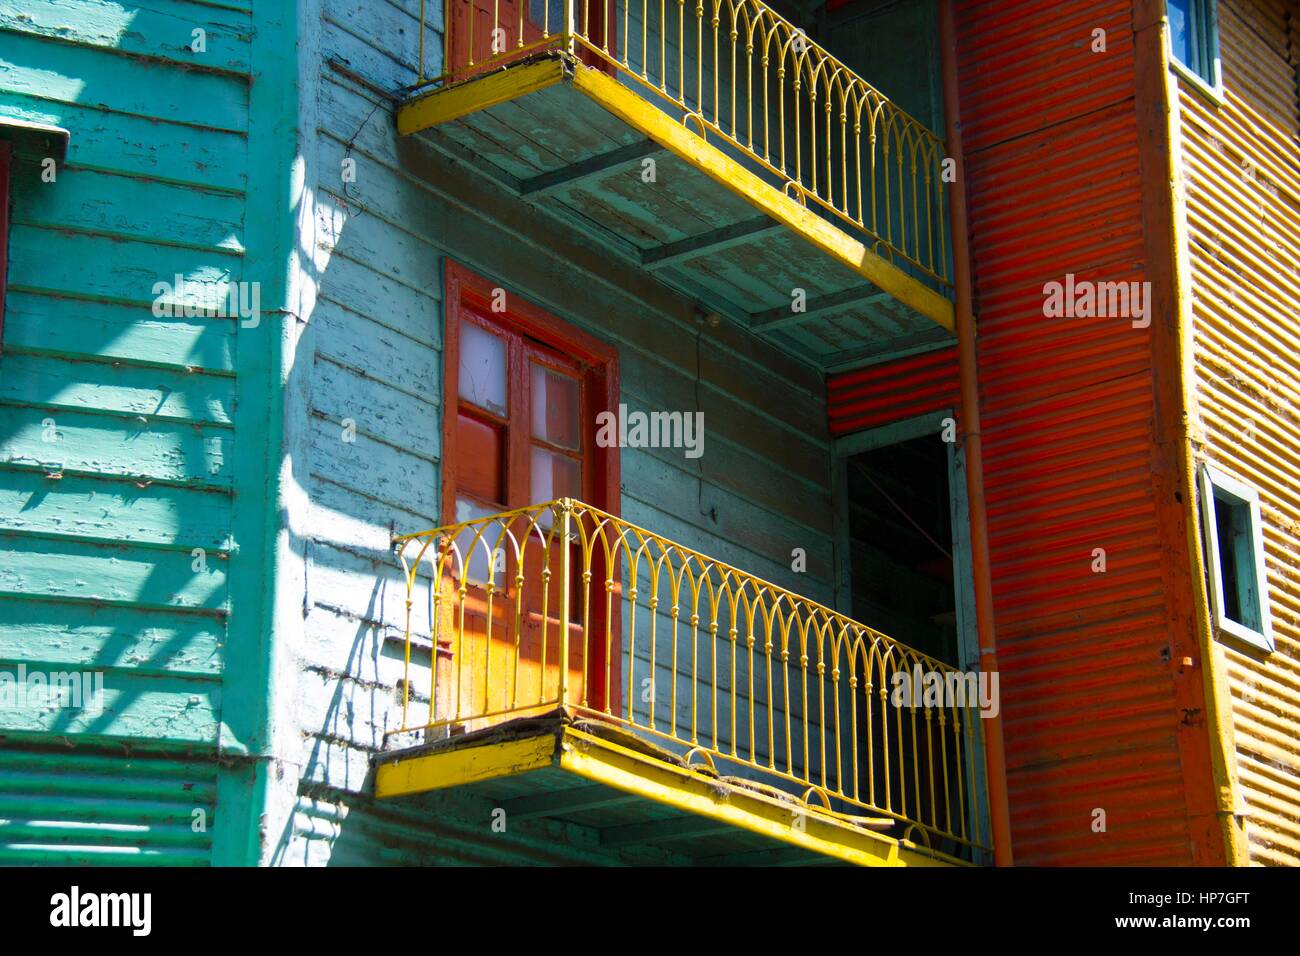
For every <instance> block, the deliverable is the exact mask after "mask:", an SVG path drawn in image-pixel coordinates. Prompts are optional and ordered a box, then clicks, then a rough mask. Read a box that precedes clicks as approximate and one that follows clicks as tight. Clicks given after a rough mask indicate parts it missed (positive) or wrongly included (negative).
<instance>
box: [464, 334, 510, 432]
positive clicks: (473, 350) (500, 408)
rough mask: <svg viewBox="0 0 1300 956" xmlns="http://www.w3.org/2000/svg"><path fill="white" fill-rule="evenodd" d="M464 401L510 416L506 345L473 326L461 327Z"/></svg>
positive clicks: (499, 339) (497, 338) (501, 340)
mask: <svg viewBox="0 0 1300 956" xmlns="http://www.w3.org/2000/svg"><path fill="white" fill-rule="evenodd" d="M459 388H460V397H461V398H463V399H465V401H467V402H473V403H474V404H475V405H477V406H478V407H479V408H486V409H487V410H488V411H490V412H494V413H496V414H497V415H505V413H506V343H505V341H504V340H503V339H501V338H499V337H497V336H495V335H493V334H492V333H491V332H489V331H488V330H487V329H485V328H483V327H482V326H479V325H476V324H474V323H473V322H462V323H461V324H460V386H459Z"/></svg>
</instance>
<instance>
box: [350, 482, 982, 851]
mask: <svg viewBox="0 0 1300 956" xmlns="http://www.w3.org/2000/svg"><path fill="white" fill-rule="evenodd" d="M395 548H396V550H397V552H398V554H399V555H400V557H401V560H402V564H403V566H404V568H405V570H406V585H407V588H406V609H407V612H406V613H407V625H406V643H405V665H404V666H405V673H404V676H403V679H402V683H401V692H402V726H401V728H400V729H399V730H397V731H395V732H393V733H392V734H390V735H389V739H388V741H387V744H388V749H387V752H386V753H384V754H381V755H380V756H379V757H378V758H377V771H376V777H375V788H376V793H377V795H378V796H379V797H380V798H383V799H400V798H416V797H417V795H418V794H421V793H425V792H427V791H431V790H438V789H445V788H453V787H454V788H463V789H464V790H466V791H469V792H470V793H472V794H475V795H477V796H479V797H482V798H484V799H487V800H489V801H490V803H491V806H493V807H498V808H501V809H503V810H504V811H505V813H506V819H507V820H520V819H528V818H530V817H545V818H550V819H555V820H560V821H565V822H568V823H571V824H575V825H578V826H582V827H585V828H588V829H590V830H593V831H596V833H597V834H598V839H599V842H600V844H601V846H602V847H614V848H617V847H630V846H635V847H637V848H638V849H645V848H653V849H654V850H655V851H663V852H666V853H669V854H672V855H673V856H674V857H675V858H676V859H683V858H684V859H687V860H691V861H694V862H697V863H710V864H714V863H760V864H791V863H806V862H841V863H857V864H864V865H893V866H899V865H903V866H908V865H911V866H916V865H944V864H957V863H962V862H979V861H982V859H983V851H984V849H985V848H986V847H987V846H988V839H987V825H986V822H985V821H986V807H987V802H986V796H985V789H984V776H983V750H982V743H981V736H980V726H979V725H980V720H979V714H978V706H979V704H978V701H977V699H976V695H975V694H973V693H969V694H966V695H965V696H964V697H963V695H962V694H961V693H960V692H958V693H957V694H956V695H952V694H951V691H952V689H953V688H954V687H956V686H958V685H959V684H961V682H962V681H964V680H966V679H968V678H969V676H970V675H962V674H961V673H959V672H958V671H956V669H955V668H953V667H951V666H949V665H946V664H944V663H942V662H940V661H938V660H936V659H934V658H932V657H928V656H927V655H925V654H922V653H920V652H918V651H915V650H913V649H911V648H908V647H906V646H904V645H903V644H901V643H899V642H897V641H895V640H892V639H891V638H889V637H887V636H886V635H884V634H882V633H880V632H879V631H876V630H874V629H872V628H870V627H867V626H866V625H863V624H860V623H858V622H856V621H853V620H851V619H850V618H847V617H845V616H844V615H842V614H838V613H836V612H835V611H832V610H830V609H829V608H826V607H824V606H822V605H820V604H817V603H816V602H813V601H810V600H808V599H806V598H803V597H800V596H798V595H796V594H793V593H791V592H789V591H786V590H784V589H782V588H780V587H777V586H776V585H773V584H771V583H768V582H766V581H763V580H761V579H759V578H756V577H754V576H753V575H750V574H747V573H746V572H744V571H742V570H740V569H738V568H735V567H731V566H729V565H727V564H724V563H722V562H720V561H716V560H714V559H712V558H710V557H708V556H706V555H704V554H701V553H699V552H698V551H694V550H692V549H690V548H688V547H685V546H683V545H680V544H677V543H675V542H673V541H670V540H668V539H667V538H664V537H663V536H661V535H658V534H656V533H654V532H652V531H649V530H647V529H645V528H641V527H638V526H637V525H634V524H631V523H630V522H627V521H624V520H622V519H620V518H616V517H614V516H613V515H610V514H607V513H605V512H602V511H599V510H597V509H596V508H593V507H591V506H589V505H586V504H584V503H582V502H579V501H575V500H572V499H561V500H557V501H553V502H548V503H546V504H541V505H535V506H530V507H527V508H521V509H516V510H513V511H507V512H503V513H500V514H494V515H488V516H486V517H482V518H477V519H474V520H472V521H466V522H462V523H460V524H456V525H451V526H448V527H445V528H436V529H433V530H430V531H426V532H421V533H418V534H412V535H406V536H402V537H399V538H397V539H396V541H395ZM561 662H567V666H562V664H561ZM918 672H923V673H925V674H927V675H934V676H935V677H936V678H937V680H938V681H939V683H940V684H941V685H944V686H947V687H948V689H949V695H948V697H947V699H939V698H938V697H937V696H932V695H931V694H929V693H926V694H925V695H923V696H922V695H920V694H919V693H918V694H916V695H914V696H913V695H909V694H907V693H903V694H902V695H901V696H900V695H899V694H898V686H899V676H898V675H907V676H908V677H909V678H912V677H915V675H917V674H918Z"/></svg>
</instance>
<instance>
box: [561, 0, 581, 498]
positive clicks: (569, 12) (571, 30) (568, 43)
mask: <svg viewBox="0 0 1300 956" xmlns="http://www.w3.org/2000/svg"><path fill="white" fill-rule="evenodd" d="M576 4H577V0H564V44H565V47H566V48H567V49H568V51H569V52H570V53H573V52H574V51H576V50H577V48H578V47H577V41H576V40H575V39H574V38H575V37H576V36H577V35H578V21H577V16H578V13H577V9H576ZM566 500H567V499H566ZM565 516H566V518H567V516H568V512H567V511H566V512H565Z"/></svg>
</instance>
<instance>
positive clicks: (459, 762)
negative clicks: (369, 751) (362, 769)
mask: <svg viewBox="0 0 1300 956" xmlns="http://www.w3.org/2000/svg"><path fill="white" fill-rule="evenodd" d="M555 750H556V739H555V734H554V733H546V734H542V735H540V736H536V737H527V738H525V739H523V740H508V741H505V742H504V743H494V744H488V743H485V744H482V745H480V746H477V747H476V746H473V745H471V746H467V747H458V748H456V749H454V750H435V751H433V752H432V753H421V754H415V755H413V756H411V757H407V758H398V759H397V760H394V761H392V762H388V763H381V764H380V765H379V766H378V768H376V770H375V796H377V797H379V798H380V799H383V798H385V797H401V796H406V795H408V794H413V793H426V792H428V791H430V790H443V789H446V788H448V787H462V786H465V785H466V784H471V783H481V782H482V781H484V780H492V779H494V778H496V777H508V776H511V775H514V774H520V773H528V772H529V771H530V770H540V769H542V768H544V767H550V766H553V765H554V764H555Z"/></svg>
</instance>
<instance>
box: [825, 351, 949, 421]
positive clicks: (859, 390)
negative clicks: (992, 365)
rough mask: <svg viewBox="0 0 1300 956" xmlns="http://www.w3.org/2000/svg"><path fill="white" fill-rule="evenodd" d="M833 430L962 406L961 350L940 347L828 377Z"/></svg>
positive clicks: (828, 397) (828, 395)
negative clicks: (960, 391) (959, 380)
mask: <svg viewBox="0 0 1300 956" xmlns="http://www.w3.org/2000/svg"><path fill="white" fill-rule="evenodd" d="M826 390H827V405H828V408H829V413H830V423H831V434H832V435H835V436H839V435H847V434H849V433H850V432H856V431H861V430H863V429H867V428H876V427H878V426H880V425H888V424H890V423H892V422H901V421H906V420H907V419H909V418H915V417H917V416H918V415H926V414H929V413H931V412H938V411H943V410H944V409H947V408H952V409H955V408H957V406H958V404H959V401H960V395H959V389H958V381H957V350H956V349H955V348H944V349H938V350H936V351H933V352H926V353H923V354H921V355H914V356H909V357H907V358H899V359H894V360H892V361H889V362H881V363H880V364H878V365H872V366H869V367H867V368H864V369H858V370H855V371H852V372H843V373H840V374H838V375H831V376H829V377H828V379H827V383H826Z"/></svg>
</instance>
